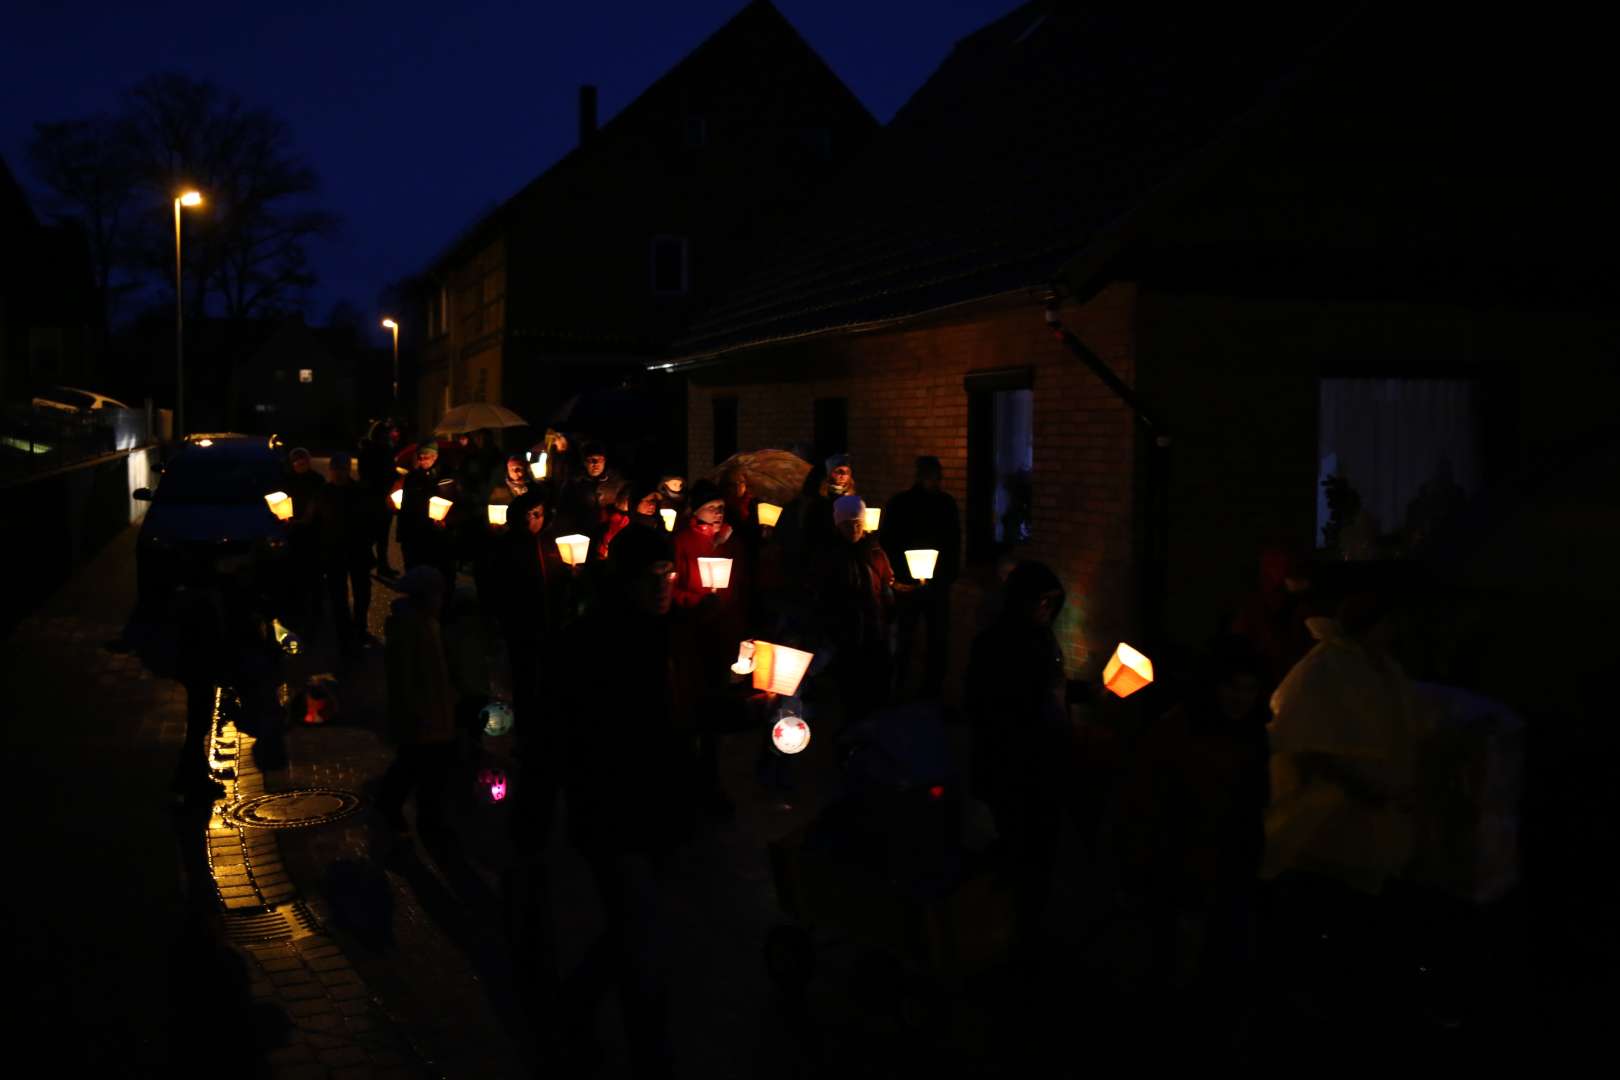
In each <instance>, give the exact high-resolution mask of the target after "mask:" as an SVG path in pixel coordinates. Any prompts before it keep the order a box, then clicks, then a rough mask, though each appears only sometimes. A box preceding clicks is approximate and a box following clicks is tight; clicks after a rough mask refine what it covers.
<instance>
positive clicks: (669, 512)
mask: <svg viewBox="0 0 1620 1080" xmlns="http://www.w3.org/2000/svg"><path fill="white" fill-rule="evenodd" d="M658 516H659V517H661V518H663V519H664V531H665V532H674V531H675V510H674V508H673V507H669V506H666V507H664V508H663V509H662V510H660V511H658Z"/></svg>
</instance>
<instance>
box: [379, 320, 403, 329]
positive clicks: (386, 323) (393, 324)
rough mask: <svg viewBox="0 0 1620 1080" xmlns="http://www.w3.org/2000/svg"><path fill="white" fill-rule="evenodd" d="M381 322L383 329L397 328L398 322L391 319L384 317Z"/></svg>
mask: <svg viewBox="0 0 1620 1080" xmlns="http://www.w3.org/2000/svg"><path fill="white" fill-rule="evenodd" d="M382 324H383V328H384V329H385V330H398V329H399V323H397V322H395V321H394V320H393V319H384V320H383V321H382Z"/></svg>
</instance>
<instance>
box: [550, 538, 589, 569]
mask: <svg viewBox="0 0 1620 1080" xmlns="http://www.w3.org/2000/svg"><path fill="white" fill-rule="evenodd" d="M557 551H558V552H559V553H561V555H562V560H563V562H565V563H567V564H568V565H569V566H584V565H585V560H586V559H587V558H589V557H590V554H591V538H590V537H588V536H581V535H580V534H579V533H573V534H572V535H569V536H559V537H557Z"/></svg>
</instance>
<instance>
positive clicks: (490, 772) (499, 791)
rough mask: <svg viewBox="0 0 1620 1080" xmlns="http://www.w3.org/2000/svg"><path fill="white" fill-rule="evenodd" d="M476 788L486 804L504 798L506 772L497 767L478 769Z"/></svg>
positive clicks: (500, 800)
mask: <svg viewBox="0 0 1620 1080" xmlns="http://www.w3.org/2000/svg"><path fill="white" fill-rule="evenodd" d="M477 790H478V797H479V798H480V799H481V800H482V801H483V802H484V803H486V804H488V803H498V802H502V801H503V800H505V798H506V774H505V773H504V772H502V771H501V770H499V769H480V770H479V771H478V787H477Z"/></svg>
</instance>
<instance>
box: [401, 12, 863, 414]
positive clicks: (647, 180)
mask: <svg viewBox="0 0 1620 1080" xmlns="http://www.w3.org/2000/svg"><path fill="white" fill-rule="evenodd" d="M579 125H580V131H579V144H578V145H577V146H576V147H575V148H574V149H573V150H571V151H570V152H569V153H568V154H566V155H565V156H564V157H563V158H562V159H561V160H560V161H558V162H557V163H556V164H555V165H553V166H552V167H551V168H549V169H548V170H546V172H545V173H543V174H542V175H541V176H539V177H537V178H536V179H535V180H534V181H532V182H531V183H530V184H528V185H527V186H526V187H524V188H523V189H522V190H521V191H519V192H518V193H517V194H516V195H513V196H512V197H511V198H509V199H507V200H506V201H505V202H504V203H502V204H501V206H500V207H499V208H497V209H496V210H495V211H494V212H492V213H491V214H489V215H488V216H487V217H485V218H484V219H483V220H481V221H480V222H478V224H477V225H475V226H474V227H473V228H472V229H471V230H470V231H469V232H468V233H467V234H466V235H465V236H464V237H462V238H461V239H460V240H459V241H457V242H456V243H455V245H454V246H453V247H452V248H451V249H450V250H449V251H448V252H447V253H446V254H445V255H444V256H443V257H442V258H440V259H439V260H437V261H436V262H435V263H434V264H433V265H432V266H431V267H430V268H429V269H428V271H427V272H426V273H425V274H423V275H420V276H419V282H420V286H419V297H418V300H417V302H416V304H415V305H414V306H413V308H412V310H410V311H409V312H407V316H408V317H407V320H406V326H405V328H404V335H405V339H406V340H407V342H409V343H410V344H411V345H412V346H413V347H414V348H415V349H416V351H417V352H418V353H419V359H420V364H421V373H420V382H419V391H420V399H419V409H420V417H419V420H420V422H421V423H422V424H423V425H425V426H426V425H431V424H432V423H433V422H435V421H436V419H437V418H438V417H439V416H440V415H442V414H443V413H444V411H445V410H446V409H447V408H449V407H451V406H452V405H455V404H460V403H463V402H467V401H490V402H500V403H503V404H506V405H508V406H509V407H512V408H514V409H516V410H518V411H519V412H521V413H524V414H526V415H530V416H531V418H534V419H540V420H543V419H544V416H543V415H540V414H548V413H549V411H550V410H551V409H553V408H554V407H555V406H557V405H558V404H560V403H561V402H563V401H564V400H565V399H567V398H569V397H570V396H571V395H574V394H577V393H579V392H580V391H581V390H588V389H591V388H593V387H600V386H603V385H607V384H610V383H612V382H613V381H615V380H616V379H617V378H619V377H620V376H622V375H623V374H624V373H625V372H634V371H637V370H639V369H640V367H641V366H642V362H644V361H645V360H647V359H648V358H651V357H655V356H661V355H662V354H663V353H664V352H665V351H666V350H667V348H668V346H669V344H670V342H671V341H672V340H673V338H674V336H675V335H676V333H677V332H678V331H679V329H680V327H682V326H683V325H684V323H685V321H686V319H687V318H688V317H689V315H690V314H691V312H692V311H694V310H696V308H697V307H699V306H700V305H702V304H703V303H704V302H705V301H706V300H707V299H708V298H710V297H711V296H712V295H713V294H714V292H715V289H716V287H717V285H718V284H719V283H720V280H721V274H722V272H723V271H724V270H725V269H726V268H728V267H733V266H735V264H736V255H737V253H738V252H739V251H740V250H742V249H744V248H745V247H746V246H748V245H749V243H750V242H752V241H754V240H756V239H757V238H758V237H760V236H762V235H765V234H767V233H768V232H770V231H773V230H775V229H776V228H778V227H779V226H780V225H781V223H782V222H783V221H784V220H785V219H786V218H788V217H789V216H790V215H792V214H793V213H795V212H796V211H797V210H798V209H800V208H801V207H802V206H803V205H804V204H805V203H806V202H807V201H808V199H809V198H810V196H811V195H812V194H814V193H815V192H816V191H817V190H819V189H820V188H821V187H822V186H823V184H824V181H825V180H826V179H827V178H828V177H830V176H831V175H832V174H833V173H834V172H835V171H836V170H837V169H838V168H839V166H840V165H841V164H842V163H843V162H845V161H847V160H849V159H850V158H851V157H852V156H853V155H854V154H855V153H856V152H857V151H859V150H860V149H862V148H863V147H864V145H865V144H866V142H867V140H868V138H869V137H870V136H871V134H872V132H873V131H874V130H875V128H876V126H877V125H876V123H875V122H874V121H873V119H872V117H871V116H870V114H869V113H868V112H867V111H866V109H865V108H864V107H863V106H862V105H861V104H860V102H859V101H858V100H857V99H856V98H855V97H854V95H853V94H851V93H850V92H849V90H848V89H847V88H846V87H845V86H844V85H843V83H842V82H840V81H839V79H838V77H837V76H836V75H834V74H833V72H832V71H831V70H830V69H829V68H828V67H827V66H826V64H825V63H823V62H822V60H821V59H820V57H818V56H817V55H816V54H815V52H814V51H813V50H812V49H811V48H810V47H809V46H808V45H807V44H806V43H805V42H804V40H803V39H802V38H801V37H800V36H799V35H798V33H797V32H796V31H795V30H794V29H793V27H792V26H791V25H790V24H789V23H788V21H787V20H786V19H785V18H783V17H782V15H781V13H780V12H778V11H777V10H776V8H775V7H773V6H772V5H771V4H770V3H769V2H767V0H754V2H752V3H749V4H748V5H747V6H746V7H745V8H744V9H743V10H742V11H741V12H740V13H739V14H738V15H736V16H735V17H734V18H733V19H731V20H730V21H729V22H727V23H726V24H725V25H724V26H722V27H721V28H720V29H719V30H718V31H716V32H715V33H714V34H713V35H712V36H711V37H710V38H708V39H707V40H706V41H705V42H703V44H701V45H700V46H698V48H697V49H696V50H694V51H693V52H692V53H691V54H690V55H689V56H687V57H686V58H685V59H684V60H682V61H681V62H680V63H679V64H677V65H676V66H675V67H674V68H672V69H671V70H670V71H669V72H667V73H666V74H664V75H663V76H662V77H660V78H659V79H658V80H657V81H656V82H654V83H653V84H652V85H651V86H650V87H648V88H647V90H646V91H644V92H643V93H642V94H641V95H640V96H639V97H637V98H636V99H635V100H634V101H633V102H631V104H630V105H628V106H626V107H625V108H624V110H623V111H621V112H620V113H619V114H618V115H617V116H615V117H614V118H613V119H612V120H611V121H609V122H608V123H607V124H605V125H603V126H602V127H601V128H600V130H598V127H597V117H596V91H595V88H594V87H585V88H583V89H582V91H581V95H580V101H579ZM418 321H419V322H418ZM412 322H418V325H414V326H413V325H411V323H412ZM674 412H675V414H676V416H677V418H678V416H679V413H680V410H679V407H678V405H677V407H676V408H675V409H674Z"/></svg>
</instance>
